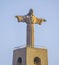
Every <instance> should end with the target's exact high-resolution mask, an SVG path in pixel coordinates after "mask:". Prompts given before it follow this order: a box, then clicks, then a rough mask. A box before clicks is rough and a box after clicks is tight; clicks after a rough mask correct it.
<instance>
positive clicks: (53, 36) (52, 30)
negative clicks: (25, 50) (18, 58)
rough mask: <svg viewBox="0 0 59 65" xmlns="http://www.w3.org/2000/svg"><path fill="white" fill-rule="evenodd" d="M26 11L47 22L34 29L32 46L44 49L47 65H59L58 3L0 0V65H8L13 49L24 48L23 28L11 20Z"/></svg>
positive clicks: (55, 1)
mask: <svg viewBox="0 0 59 65" xmlns="http://www.w3.org/2000/svg"><path fill="white" fill-rule="evenodd" d="M30 8H32V9H33V10H34V14H35V16H37V17H39V18H41V17H42V18H46V20H47V22H46V23H43V24H42V25H41V26H39V25H35V45H39V46H44V47H47V49H48V64H49V65H59V0H0V65H12V60H13V49H14V47H17V46H21V45H25V44H26V24H25V23H18V22H17V19H16V18H15V17H14V16H16V15H25V14H26V13H28V11H29V9H30Z"/></svg>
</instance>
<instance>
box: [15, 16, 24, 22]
mask: <svg viewBox="0 0 59 65" xmlns="http://www.w3.org/2000/svg"><path fill="white" fill-rule="evenodd" d="M15 17H16V18H17V20H18V22H23V21H24V18H23V16H15Z"/></svg>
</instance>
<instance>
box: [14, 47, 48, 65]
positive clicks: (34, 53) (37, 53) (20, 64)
mask: <svg viewBox="0 0 59 65" xmlns="http://www.w3.org/2000/svg"><path fill="white" fill-rule="evenodd" d="M19 58H21V59H19ZM35 58H39V59H36V60H35ZM18 59H19V60H18ZM13 65H48V57H47V49H43V48H31V47H26V48H21V49H16V50H14V53H13Z"/></svg>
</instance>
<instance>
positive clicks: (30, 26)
mask: <svg viewBox="0 0 59 65" xmlns="http://www.w3.org/2000/svg"><path fill="white" fill-rule="evenodd" d="M15 17H16V18H17V20H18V22H25V23H27V46H31V47H33V46H34V24H39V25H41V24H42V22H46V20H45V19H43V18H37V17H36V16H34V12H33V9H30V10H29V13H28V14H27V15H24V16H15Z"/></svg>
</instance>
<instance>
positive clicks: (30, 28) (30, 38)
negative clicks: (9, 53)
mask: <svg viewBox="0 0 59 65" xmlns="http://www.w3.org/2000/svg"><path fill="white" fill-rule="evenodd" d="M27 47H34V24H30V23H28V24H27Z"/></svg>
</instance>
